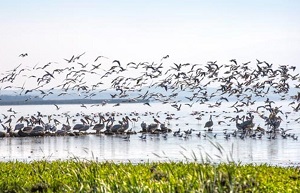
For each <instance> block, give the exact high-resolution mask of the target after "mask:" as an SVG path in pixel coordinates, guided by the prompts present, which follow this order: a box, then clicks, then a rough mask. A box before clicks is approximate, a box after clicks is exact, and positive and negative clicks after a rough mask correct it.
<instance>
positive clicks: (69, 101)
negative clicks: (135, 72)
mask: <svg viewBox="0 0 300 193" xmlns="http://www.w3.org/2000/svg"><path fill="white" fill-rule="evenodd" d="M144 102H148V101H146V100H135V101H132V100H128V99H65V100H27V101H26V100H1V101H0V106H6V105H51V104H103V103H144Z"/></svg>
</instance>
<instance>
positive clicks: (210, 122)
mask: <svg viewBox="0 0 300 193" xmlns="http://www.w3.org/2000/svg"><path fill="white" fill-rule="evenodd" d="M213 125H214V122H213V121H212V115H210V118H209V121H207V122H206V123H205V125H204V128H206V127H207V128H208V131H212V128H211V127H212V126H213Z"/></svg>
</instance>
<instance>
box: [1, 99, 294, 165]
mask: <svg viewBox="0 0 300 193" xmlns="http://www.w3.org/2000/svg"><path fill="white" fill-rule="evenodd" d="M261 104H262V103H259V102H257V104H256V105H261ZM113 105H114V104H107V105H105V106H101V105H100V106H91V105H86V106H87V108H84V107H81V105H59V107H60V109H59V110H57V109H56V107H55V106H54V105H28V106H1V107H0V110H1V112H4V114H8V115H9V114H10V112H8V110H9V109H10V108H12V110H14V111H15V112H17V114H15V117H16V118H14V120H13V122H12V125H14V124H15V123H16V120H17V119H18V118H19V117H21V116H22V115H23V116H29V115H34V114H35V115H36V114H37V112H38V111H39V112H40V113H42V114H43V115H45V117H44V118H43V120H44V122H47V117H46V115H51V114H52V118H56V119H58V120H60V121H61V122H62V123H65V122H66V118H65V116H64V115H63V114H65V113H68V114H69V115H71V116H72V117H73V122H72V124H75V123H79V122H80V121H79V120H80V118H81V116H80V115H78V116H76V114H78V113H79V114H86V115H94V114H97V113H98V112H101V113H106V112H116V116H115V119H116V120H121V118H122V117H124V116H125V115H128V116H129V117H131V118H133V117H136V118H137V117H138V116H139V117H140V118H139V121H138V122H136V123H134V124H131V125H130V128H132V130H134V131H137V132H138V131H140V130H141V127H140V124H141V122H142V121H144V122H146V123H148V124H150V123H153V122H154V121H153V116H154V117H156V118H157V119H158V120H160V121H161V122H164V121H165V122H166V123H167V122H168V121H167V120H166V117H167V114H172V113H173V115H172V117H173V119H172V120H170V122H169V125H168V127H169V128H171V129H172V131H177V130H179V129H180V130H181V131H185V130H189V129H193V132H192V134H191V135H190V136H188V137H187V138H184V137H178V136H173V134H172V133H169V134H168V136H167V137H163V135H150V134H148V135H147V138H146V140H142V139H141V138H140V136H141V134H140V133H137V134H133V135H131V136H130V139H129V140H125V139H124V135H114V136H110V135H104V134H101V135H95V134H92V135H82V136H76V137H74V136H56V137H23V138H22V137H15V138H13V137H6V138H1V139H0V147H1V153H0V161H11V160H19V161H32V160H41V159H47V160H56V159H62V160H64V159H71V158H78V159H87V160H97V161H105V160H109V161H114V162H127V161H131V162H134V163H137V162H148V161H167V160H172V161H186V160H189V161H192V160H195V159H197V160H201V159H209V160H210V161H212V162H220V161H226V160H230V161H237V162H238V161H239V162H242V163H267V164H272V165H300V148H299V147H300V146H299V145H300V140H294V139H293V138H290V137H288V138H287V139H284V138H282V137H281V136H280V135H278V136H277V137H276V139H268V138H267V135H265V136H263V137H262V138H261V139H258V138H256V139H252V138H249V137H248V138H245V139H244V140H242V139H240V138H239V137H236V138H235V137H230V138H229V139H225V137H224V136H225V135H224V131H225V130H227V132H233V131H234V130H235V129H236V126H235V122H230V121H229V120H230V119H229V118H227V117H235V116H236V115H237V114H236V113H234V112H232V111H233V109H232V108H228V107H229V106H230V105H232V103H228V104H227V105H224V106H223V107H222V108H208V106H207V105H198V106H197V105H194V106H193V107H189V106H187V105H184V104H183V105H182V108H181V110H180V111H177V110H176V109H175V108H173V107H171V106H170V105H169V104H159V103H152V104H151V106H150V107H149V106H147V105H143V104H139V103H138V104H136V103H134V104H133V103H127V104H125V103H124V104H121V105H120V106H113ZM281 105H282V106H283V107H282V108H281V109H282V111H283V112H289V113H288V114H287V117H286V116H285V115H281V117H282V118H283V122H282V123H281V126H280V127H282V128H284V129H290V130H289V131H287V133H291V134H295V136H298V135H300V129H299V124H298V122H296V121H295V119H297V118H298V117H299V113H296V112H293V111H291V109H289V107H288V101H280V102H278V106H281ZM255 109H256V107H255V106H253V107H250V108H249V109H248V110H255ZM246 110H247V109H245V112H242V113H239V114H240V116H241V115H244V114H246V112H247V111H246ZM194 111H201V113H202V114H203V115H202V120H200V121H198V120H197V119H196V117H197V116H195V115H191V113H192V112H194ZM133 112H134V113H135V115H134V114H133ZM210 115H213V121H214V126H213V132H212V133H206V132H205V131H204V124H205V122H206V121H208V120H209V116H210ZM1 119H2V120H3V117H2V118H1ZM218 121H225V123H223V122H222V123H221V124H218ZM254 122H255V124H256V126H258V125H260V126H261V127H264V128H265V127H266V126H265V125H264V124H265V123H264V120H263V119H261V118H260V117H259V116H257V115H255V119H254ZM256 126H255V127H256ZM60 128H61V126H60V125H59V126H58V129H60ZM199 132H201V137H198V136H197V135H196V134H197V133H199ZM214 134H217V135H216V137H213V135H214ZM205 135H206V136H207V137H205ZM218 145H219V146H220V147H221V148H222V150H221V151H219V150H218V148H216V146H218Z"/></svg>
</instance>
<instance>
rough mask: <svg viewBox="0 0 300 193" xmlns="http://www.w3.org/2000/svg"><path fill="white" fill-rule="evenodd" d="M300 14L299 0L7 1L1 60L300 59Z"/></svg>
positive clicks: (1, 20) (1, 18)
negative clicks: (80, 57) (102, 57)
mask: <svg viewBox="0 0 300 193" xmlns="http://www.w3.org/2000/svg"><path fill="white" fill-rule="evenodd" d="M299 21H300V1H297V0H253V1H237V0H229V1H222V0H219V1H217V0H213V1H197V0H186V1H179V0H175V1H174V0H172V1H171V0H168V1H163V0H159V1H158V0H151V1H137V0H136V1H133V0H124V1H121V0H119V1H102V0H99V1H97V0H85V1H74V0H72V1H71V0H69V1H68V0H51V1H34V0H24V1H16V0H11V1H6V2H1V6H0V37H1V38H0V45H1V46H0V53H1V57H0V67H1V68H2V69H11V68H12V67H13V66H17V65H18V64H19V63H21V62H22V63H25V62H26V64H28V65H32V66H33V65H35V64H36V63H41V64H44V63H47V62H48V61H57V62H60V61H62V60H63V58H68V57H71V56H72V55H73V54H74V55H76V54H80V53H82V52H86V53H87V54H86V55H85V57H86V58H85V59H86V61H90V62H92V61H93V60H94V58H95V57H96V56H98V55H105V56H107V57H109V58H111V59H119V60H120V61H124V62H128V61H136V62H139V61H149V62H152V61H159V60H160V58H161V57H163V56H165V55H167V54H168V55H170V60H172V61H174V62H191V63H206V62H207V61H209V60H218V61H220V62H221V63H222V62H223V63H224V62H228V61H229V60H230V59H233V58H235V59H238V61H240V62H247V61H253V64H255V59H257V58H258V59H261V60H266V61H269V62H271V63H275V64H290V65H298V62H299V61H300V54H299V53H300V35H299V34H300V22H299ZM25 52H26V53H28V54H29V56H28V57H27V58H22V59H21V58H19V57H18V55H19V54H21V53H25ZM7 66H8V67H7ZM298 70H299V69H298Z"/></svg>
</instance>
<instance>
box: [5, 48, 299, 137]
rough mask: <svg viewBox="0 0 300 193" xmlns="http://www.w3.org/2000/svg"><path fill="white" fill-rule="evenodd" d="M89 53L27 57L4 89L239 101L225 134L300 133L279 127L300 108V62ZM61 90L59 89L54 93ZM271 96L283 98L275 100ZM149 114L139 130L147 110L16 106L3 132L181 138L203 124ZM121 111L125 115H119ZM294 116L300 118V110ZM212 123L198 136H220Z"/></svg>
mask: <svg viewBox="0 0 300 193" xmlns="http://www.w3.org/2000/svg"><path fill="white" fill-rule="evenodd" d="M84 55H85V53H82V54H79V55H73V56H72V57H70V58H67V59H64V60H63V62H62V63H63V64H61V63H59V62H49V63H47V64H43V65H39V64H37V65H35V66H33V67H31V66H24V65H23V64H20V65H18V66H17V67H15V68H13V69H12V70H9V71H6V72H4V73H2V74H1V76H0V85H1V86H0V88H1V89H0V91H1V90H12V91H14V92H15V94H16V95H21V96H27V98H26V99H25V100H35V98H43V99H47V97H49V96H51V95H52V96H53V95H57V96H56V97H57V99H59V97H62V96H65V95H72V94H74V93H75V94H76V95H79V96H81V97H82V98H83V99H95V98H96V97H97V96H98V95H99V94H101V93H102V92H111V94H110V97H111V99H108V100H107V101H105V100H104V102H103V103H102V104H96V105H94V106H104V105H106V104H107V102H108V101H109V100H114V99H122V100H121V102H120V103H116V104H114V106H120V105H122V103H130V102H139V101H142V102H143V103H144V105H145V108H147V107H149V106H150V107H151V103H152V102H159V103H162V104H170V107H172V108H174V110H175V111H180V110H181V108H182V106H183V105H186V106H189V107H193V106H194V105H199V108H201V105H207V107H208V108H212V109H214V108H221V107H222V105H223V103H228V102H230V101H235V102H234V103H233V105H232V106H230V108H231V109H232V112H233V113H235V114H236V116H234V117H226V116H224V121H223V120H221V121H218V125H220V124H222V123H225V120H228V119H229V120H230V122H234V123H235V129H234V130H233V131H232V132H229V131H227V130H226V129H225V130H224V138H225V139H229V138H230V137H231V136H233V137H237V136H239V137H240V138H241V139H244V138H246V137H249V138H261V137H262V136H264V135H265V134H268V135H267V136H268V138H269V139H276V138H277V137H278V136H282V137H283V138H287V137H290V138H292V139H294V140H297V139H298V136H296V135H295V134H291V133H288V132H287V131H289V130H287V129H284V128H282V127H280V124H281V122H282V120H283V119H282V117H283V116H286V118H287V117H288V115H289V114H290V113H292V112H298V111H299V110H300V92H299V88H300V76H299V74H295V73H294V72H295V69H296V67H295V66H289V65H278V66H277V67H276V66H275V65H273V64H269V63H268V62H266V61H259V60H256V64H251V62H247V63H241V64H239V63H238V62H237V61H236V60H234V59H232V60H230V61H229V63H228V64H221V65H220V64H218V63H217V61H209V62H207V63H206V64H191V63H179V64H178V63H170V62H169V61H168V60H169V55H167V56H165V57H162V59H161V60H160V61H159V62H157V63H155V62H152V63H149V62H138V63H136V62H128V63H126V64H124V63H121V62H120V61H119V60H113V61H111V60H109V58H107V57H105V56H97V57H96V58H95V60H94V61H93V62H92V63H85V62H82V58H83V57H84ZM19 57H21V58H22V59H26V58H27V57H29V55H28V54H27V53H24V54H20V56H19ZM62 66H65V67H63V68H62ZM57 91H60V93H59V94H55V93H57ZM271 96H275V97H278V98H277V99H276V100H271V99H270V98H271ZM257 100H263V101H264V105H262V106H256V109H254V110H253V107H254V106H255V104H256V101H257ZM284 100H290V101H291V102H290V103H289V104H288V106H289V107H290V108H291V111H288V112H283V111H282V110H281V108H282V106H280V104H281V103H280V101H284ZM277 104H279V105H277ZM53 105H55V108H56V110H59V109H60V107H59V105H57V104H53ZM81 107H84V108H89V107H87V105H85V104H81ZM146 114H147V115H146V116H151V117H152V119H153V121H152V122H150V123H146V122H144V121H142V122H141V125H140V129H139V130H138V131H136V130H134V129H133V128H136V126H135V123H137V122H138V121H139V120H138V119H139V118H140V119H141V116H140V115H138V114H136V113H134V112H132V113H130V114H128V115H119V114H117V113H115V112H108V113H103V112H99V113H95V114H92V115H88V114H84V113H77V114H76V115H75V116H71V115H69V114H68V113H62V114H60V115H59V116H56V115H55V113H53V114H51V115H43V114H42V113H41V112H38V113H37V114H34V115H27V116H21V117H18V112H16V111H14V110H13V109H12V108H10V109H8V110H7V113H6V114H4V113H3V114H2V116H3V120H2V119H1V120H0V121H1V124H2V127H3V128H4V129H3V131H0V136H2V137H7V136H11V137H12V136H15V137H17V136H20V137H23V136H45V135H51V136H53V135H55V136H57V135H71V136H72V135H80V134H85V133H91V132H92V133H95V134H106V135H117V134H136V133H137V132H141V133H143V134H142V135H141V136H140V137H141V138H142V139H146V136H147V134H155V135H162V136H163V137H164V138H167V136H168V135H167V134H168V133H173V136H175V137H184V138H188V137H189V136H191V135H192V133H194V132H195V131H196V130H195V129H189V130H184V131H181V130H180V129H179V130H177V129H176V131H174V129H173V128H170V127H168V126H169V125H170V122H171V121H172V120H173V119H175V117H174V115H175V114H166V117H165V119H164V121H160V120H159V118H158V117H157V116H155V114H153V113H150V112H149V113H146ZM240 114H244V115H243V116H240ZM190 115H191V116H195V122H197V121H198V122H199V121H202V117H203V116H205V113H203V112H201V111H193V112H191V114H190ZM254 115H255V116H257V117H260V118H261V119H262V120H263V121H264V123H265V125H264V126H262V127H261V126H255V125H256V124H255V121H254V117H255V116H254ZM120 116H121V118H120V120H116V119H117V118H118V117H120ZM214 116H216V115H214ZM57 117H59V118H57ZM45 119H47V121H45ZM97 119H98V120H97ZM76 120H80V123H74V122H75V121H76ZM294 121H295V122H296V123H300V117H299V118H296V119H295V120H294ZM133 125H134V126H133ZM213 126H214V121H213V115H212V114H210V118H209V120H208V121H207V122H206V123H205V124H204V127H203V128H202V129H203V131H202V132H204V134H203V133H202V134H201V131H199V133H196V135H197V136H198V137H206V136H207V135H211V136H213V137H217V133H214V130H213ZM263 127H265V128H263ZM209 133H210V134H209ZM278 134H280V135H278ZM128 136H130V135H126V137H125V138H124V139H125V140H129V138H130V137H128Z"/></svg>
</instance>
